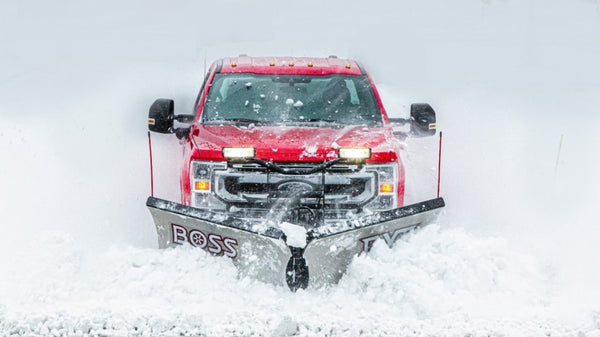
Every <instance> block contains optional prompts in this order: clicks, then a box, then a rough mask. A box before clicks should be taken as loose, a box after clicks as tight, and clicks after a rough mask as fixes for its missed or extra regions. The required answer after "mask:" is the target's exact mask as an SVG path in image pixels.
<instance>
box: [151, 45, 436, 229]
mask: <svg viewBox="0 0 600 337" xmlns="http://www.w3.org/2000/svg"><path fill="white" fill-rule="evenodd" d="M174 121H178V122H183V123H187V124H189V125H187V126H185V127H179V128H176V127H174ZM148 124H149V128H150V130H151V131H156V132H161V133H175V134H176V135H177V136H178V137H179V138H180V139H182V141H183V144H184V162H183V166H182V169H181V177H180V178H181V180H180V182H181V197H182V200H181V201H182V203H183V204H184V205H187V206H191V207H194V208H198V209H205V210H211V211H222V212H226V213H227V214H235V215H236V216H238V217H241V218H244V219H250V220H256V221H257V222H261V221H264V219H266V218H275V219H276V220H288V217H290V216H292V217H293V219H291V221H294V222H296V223H297V222H300V223H303V224H305V225H306V226H314V224H316V223H326V222H331V221H335V220H336V219H348V218H352V217H354V216H357V215H361V214H370V213H373V212H380V211H386V210H392V209H396V208H399V207H402V206H404V187H405V182H404V179H405V172H404V165H403V163H402V159H401V156H400V152H401V150H402V142H401V141H402V139H404V138H405V137H407V136H417V137H422V136H430V135H433V134H435V131H436V124H435V112H434V111H433V109H432V108H431V107H430V106H429V105H428V104H413V105H412V106H411V117H410V118H407V119H390V118H388V116H387V114H386V111H385V108H384V106H383V104H382V102H381V98H380V96H379V93H378V92H377V89H376V87H375V84H374V82H373V80H372V78H371V77H370V76H369V74H368V73H367V72H366V70H365V69H364V68H363V67H362V66H361V65H360V64H359V63H357V62H356V61H353V60H348V59H340V58H337V57H328V58H305V57H302V58H298V57H248V56H240V57H235V58H224V59H221V60H218V61H216V62H214V63H213V64H212V65H211V67H210V69H209V71H208V73H207V74H206V77H205V79H204V83H203V85H202V88H201V90H200V92H199V94H198V98H197V100H196V103H195V105H194V108H193V111H192V113H191V114H188V115H175V113H174V102H173V101H172V100H169V99H158V100H156V101H155V102H154V104H153V105H152V107H151V108H150V112H149V117H148ZM278 217H279V218H278Z"/></svg>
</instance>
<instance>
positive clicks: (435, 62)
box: [0, 0, 600, 337]
mask: <svg viewBox="0 0 600 337" xmlns="http://www.w3.org/2000/svg"><path fill="white" fill-rule="evenodd" d="M282 6H283V8H285V6H286V5H283V4H281V3H280V2H275V1H274V0H267V1H264V2H242V1H229V2H225V3H221V2H214V3H202V4H200V3H198V4H196V3H192V2H179V3H174V4H169V5H166V4H163V3H161V2H157V1H146V2H144V3H143V4H142V3H137V2H128V3H123V2H116V1H113V0H109V1H103V2H90V1H81V2H61V3H44V2H19V1H5V2H1V3H0V31H2V32H3V33H2V35H0V42H1V43H2V46H3V52H2V53H0V62H1V63H2V65H3V66H2V67H0V79H2V81H0V118H1V120H2V123H1V125H2V128H1V129H0V155H1V156H2V158H3V161H2V165H0V190H1V191H2V192H1V193H0V214H2V220H0V226H1V227H0V228H1V229H2V235H1V236H0V336H12V335H17V336H51V335H52V336H60V335H63V336H67V335H71V336H84V335H95V336H128V335H130V336H150V335H152V336H161V335H162V336H173V335H204V336H245V335H258V336H288V335H292V334H296V335H298V336H357V335H360V334H362V335H368V336H415V335H431V336H434V335H435V336H500V335H504V336H577V337H583V336H586V337H598V336H600V304H599V303H600V287H598V284H600V269H598V262H597V256H599V255H600V248H599V246H598V244H597V243H598V242H600V228H599V227H598V226H597V223H598V220H597V215H596V214H595V210H596V209H597V205H598V204H599V203H600V195H599V192H598V191H599V189H598V187H599V186H600V177H599V175H598V172H600V156H598V153H600V149H599V145H598V144H600V137H599V135H598V133H597V132H596V126H597V125H598V124H599V123H598V122H600V120H599V119H600V115H598V113H597V110H598V109H597V108H596V107H598V106H600V96H598V92H599V90H600V68H599V67H598V63H597V60H598V59H600V40H598V38H597V37H598V36H599V33H600V4H599V3H598V2H597V1H593V0H582V1H573V2H565V1H560V0H544V1H542V0H530V1H527V2H518V1H500V0H498V1H496V0H489V1H487V0H486V1H477V0H459V1H454V2H446V1H441V0H431V1H422V2H410V3H408V2H407V3H403V2H393V3H392V2H389V3H385V2H381V3H377V2H375V3H372V4H368V5H365V4H364V3H360V4H358V3H357V4H348V3H345V2H344V3H342V2H340V1H332V2H328V3H318V4H317V3H314V4H312V3H311V2H310V1H309V2H308V3H307V4H306V5H305V6H300V7H294V10H293V11H288V12H287V13H288V14H286V15H285V16H277V15H273V16H269V14H268V13H273V8H278V9H281V8H282ZM316 8H318V9H319V10H315V9H316ZM332 12H335V13H339V15H335V16H333V17H332V16H331V15H330V13H332ZM203 13H204V14H203ZM207 13H226V14H222V15H221V14H220V15H206V14H207ZM232 13H244V15H243V17H249V16H251V17H253V18H254V19H255V20H253V24H252V25H244V32H240V31H239V25H235V24H224V22H225V21H226V20H227V19H231V20H232V22H236V21H240V20H242V17H237V14H232ZM359 17H360V18H361V20H356V18H359ZM290 22H294V23H295V24H294V25H290V24H289V23H290ZM308 22H310V25H307V24H306V23H308ZM206 27H219V29H218V33H216V32H217V31H216V30H215V34H218V36H217V38H216V39H215V34H205V32H206ZM265 32H269V33H268V34H266V33H265ZM323 32H327V34H326V38H323V36H325V35H323ZM390 36H393V39H392V40H390ZM357 41H360V42H359V43H357ZM407 50H409V51H410V52H407ZM241 52H244V53H247V54H251V55H294V56H303V55H330V54H337V55H340V56H349V57H353V58H356V59H359V60H360V61H362V63H363V64H364V65H365V67H366V68H367V69H369V70H370V71H371V74H372V76H373V77H374V79H375V80H376V81H377V82H380V83H382V86H381V88H382V90H381V91H382V92H381V93H382V95H384V99H385V102H387V103H388V104H387V106H386V107H387V110H388V112H390V113H391V114H392V115H394V116H397V117H404V116H406V113H407V109H408V107H409V106H410V104H411V103H413V102H429V103H431V104H432V106H433V107H434V108H435V109H436V111H437V112H438V118H439V120H438V122H439V124H438V125H439V127H440V129H441V130H443V132H444V143H443V144H444V145H443V146H444V153H443V162H442V195H443V196H444V198H445V200H446V203H447V207H446V209H445V211H444V214H443V215H442V216H441V217H440V219H439V221H438V224H437V225H434V226H430V227H428V228H424V229H422V230H419V231H417V232H415V233H412V234H409V235H408V236H405V237H403V238H402V239H400V241H399V243H398V245H396V246H395V248H393V249H388V248H387V246H386V245H385V243H384V242H377V243H376V244H375V246H374V248H373V249H372V251H371V252H370V253H369V254H368V255H363V256H360V257H358V258H356V259H355V261H354V262H353V263H352V265H351V266H350V269H349V271H348V273H347V274H346V275H345V276H344V277H343V278H342V280H341V281H340V284H338V285H337V286H334V287H331V288H326V289H319V290H315V289H308V290H301V291H299V292H297V293H291V292H290V291H289V290H288V289H287V288H284V287H281V288H278V287H273V286H271V285H268V284H263V283H260V282H258V281H255V280H252V279H245V278H240V277H239V276H237V273H236V270H235V268H234V266H233V265H232V263H231V261H230V260H229V259H225V258H215V257H212V256H210V255H208V254H207V253H205V252H204V251H203V250H199V249H191V248H189V247H181V248H178V249H168V250H158V249H156V233H155V230H154V228H153V224H152V220H151V217H150V215H149V214H148V211H147V210H146V209H145V207H144V202H145V199H146V197H147V195H148V194H149V178H148V176H149V168H148V154H147V148H148V140H147V134H146V126H145V119H146V114H147V111H148V108H149V106H150V104H151V103H152V102H153V100H154V99H156V98H158V97H171V98H174V99H175V102H176V103H175V109H176V111H177V113H189V111H190V109H191V108H192V106H193V104H194V100H195V98H196V94H197V92H196V91H197V90H198V89H199V87H200V85H201V80H202V78H203V77H204V72H203V69H204V59H205V58H206V59H207V61H208V62H210V61H212V60H213V59H215V58H218V57H221V56H229V55H237V54H239V53H241ZM390 97H391V99H390ZM561 139H562V148H561V151H560V153H558V151H557V150H558V147H559V142H561ZM152 142H153V150H154V160H155V180H156V181H155V183H156V186H155V194H156V195H157V196H159V197H161V198H166V199H169V200H179V194H178V184H179V183H178V178H177V177H178V166H179V165H180V153H181V149H180V146H179V143H178V141H177V139H176V138H175V137H173V136H172V135H158V134H153V135H152ZM406 143H407V153H406V155H405V156H404V160H405V161H406V163H407V179H408V183H409V186H407V187H408V190H407V202H410V201H416V200H422V199H424V198H431V197H432V196H434V195H435V192H436V186H435V178H436V176H437V171H436V168H437V161H436V159H437V156H436V155H437V138H428V139H408V140H407V141H406ZM557 163H558V165H557Z"/></svg>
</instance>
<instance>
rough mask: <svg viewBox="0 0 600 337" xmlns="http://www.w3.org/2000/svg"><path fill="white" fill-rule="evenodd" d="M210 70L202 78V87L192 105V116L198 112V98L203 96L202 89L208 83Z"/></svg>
mask: <svg viewBox="0 0 600 337" xmlns="http://www.w3.org/2000/svg"><path fill="white" fill-rule="evenodd" d="M211 71H212V69H211V70H209V71H208V72H207V73H206V75H205V76H204V81H203V82H202V87H200V92H199V93H198V97H196V103H195V104H194V111H193V114H194V115H195V114H196V112H198V105H199V104H200V97H202V95H203V94H204V88H205V87H206V82H208V77H209V76H210V73H211Z"/></svg>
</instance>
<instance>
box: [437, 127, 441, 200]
mask: <svg viewBox="0 0 600 337" xmlns="http://www.w3.org/2000/svg"><path fill="white" fill-rule="evenodd" d="M441 168H442V131H440V145H439V146H438V170H437V173H438V177H437V178H438V181H437V197H438V198H439V197H440V180H441Z"/></svg>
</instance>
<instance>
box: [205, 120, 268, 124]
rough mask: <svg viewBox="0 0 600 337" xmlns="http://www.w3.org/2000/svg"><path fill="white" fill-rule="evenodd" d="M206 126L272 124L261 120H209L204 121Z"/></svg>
mask: <svg viewBox="0 0 600 337" xmlns="http://www.w3.org/2000/svg"><path fill="white" fill-rule="evenodd" d="M204 124H228V125H237V124H243V125H250V124H256V125H264V124H270V123H269V122H267V121H261V120H257V119H250V118H227V119H209V120H207V121H204Z"/></svg>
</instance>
